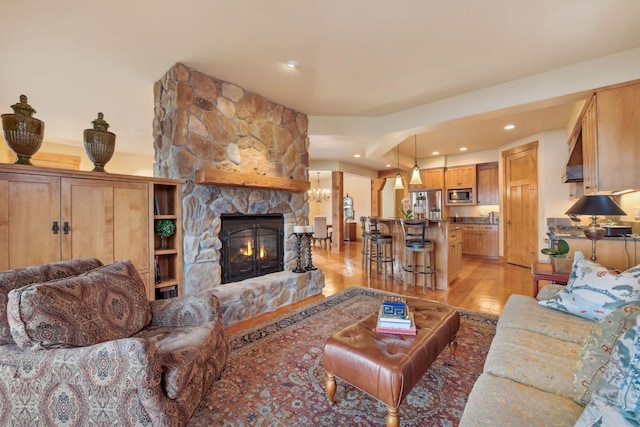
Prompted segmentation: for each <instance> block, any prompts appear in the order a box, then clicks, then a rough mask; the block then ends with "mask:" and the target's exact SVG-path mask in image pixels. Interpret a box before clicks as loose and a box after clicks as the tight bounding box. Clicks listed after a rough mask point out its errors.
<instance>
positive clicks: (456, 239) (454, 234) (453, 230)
mask: <svg viewBox="0 0 640 427" xmlns="http://www.w3.org/2000/svg"><path fill="white" fill-rule="evenodd" d="M447 237H448V238H447V245H448V253H447V275H448V277H447V283H451V282H452V281H453V280H455V279H456V278H457V277H458V273H459V272H460V268H461V267H462V248H463V242H462V230H461V228H460V226H459V225H454V224H450V225H449V233H448V236H447Z"/></svg>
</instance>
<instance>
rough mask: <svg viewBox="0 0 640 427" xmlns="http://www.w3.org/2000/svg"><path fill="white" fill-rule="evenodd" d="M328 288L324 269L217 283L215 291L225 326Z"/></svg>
mask: <svg viewBox="0 0 640 427" xmlns="http://www.w3.org/2000/svg"><path fill="white" fill-rule="evenodd" d="M322 288H324V275H323V274H322V271H320V270H313V271H307V272H306V273H302V274H296V273H292V272H290V271H282V272H280V273H273V274H268V275H266V276H262V277H254V278H251V279H246V280H242V281H240V282H235V283H233V284H229V285H224V286H217V287H215V288H214V289H213V290H212V292H213V293H214V294H215V295H216V296H217V297H218V300H219V301H220V307H221V309H222V320H223V322H224V324H225V326H229V325H233V324H235V323H238V322H240V321H241V320H244V319H248V318H250V317H254V316H257V315H258V314H261V313H266V312H269V311H273V310H275V309H277V308H280V307H284V306H286V305H289V304H293V303H294V302H297V301H302V300H303V299H305V298H308V297H310V296H313V295H316V294H319V293H320V292H322Z"/></svg>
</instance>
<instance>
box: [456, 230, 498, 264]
mask: <svg viewBox="0 0 640 427" xmlns="http://www.w3.org/2000/svg"><path fill="white" fill-rule="evenodd" d="M462 242H463V246H462V247H463V251H462V253H463V254H464V255H475V256H482V257H487V258H495V259H497V258H498V226H497V225H493V224H463V225H462Z"/></svg>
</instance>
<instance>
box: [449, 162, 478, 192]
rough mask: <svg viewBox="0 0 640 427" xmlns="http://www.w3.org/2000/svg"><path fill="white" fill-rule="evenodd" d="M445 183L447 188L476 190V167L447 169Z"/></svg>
mask: <svg viewBox="0 0 640 427" xmlns="http://www.w3.org/2000/svg"><path fill="white" fill-rule="evenodd" d="M444 183H445V187H446V188H475V186H476V165H467V166H456V167H452V168H447V170H446V172H445V176H444Z"/></svg>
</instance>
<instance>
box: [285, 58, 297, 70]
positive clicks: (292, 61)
mask: <svg viewBox="0 0 640 427" xmlns="http://www.w3.org/2000/svg"><path fill="white" fill-rule="evenodd" d="M285 64H286V65H287V67H289V68H291V69H295V68H298V67H299V66H300V63H299V62H298V61H296V60H295V59H290V60H288V61H287V62H285Z"/></svg>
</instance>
